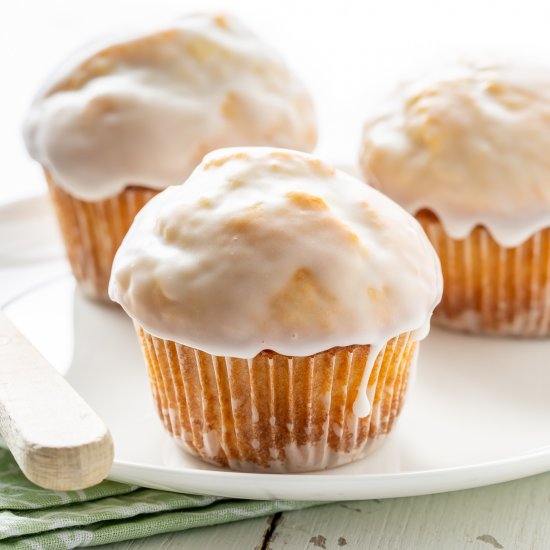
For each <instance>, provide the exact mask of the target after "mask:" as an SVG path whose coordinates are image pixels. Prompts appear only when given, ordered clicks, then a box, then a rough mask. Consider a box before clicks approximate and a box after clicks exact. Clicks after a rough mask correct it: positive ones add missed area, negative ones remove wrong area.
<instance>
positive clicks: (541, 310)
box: [360, 63, 550, 336]
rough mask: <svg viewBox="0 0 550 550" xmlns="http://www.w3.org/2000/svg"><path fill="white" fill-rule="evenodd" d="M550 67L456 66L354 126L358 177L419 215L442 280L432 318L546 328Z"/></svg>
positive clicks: (488, 327)
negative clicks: (359, 133)
mask: <svg viewBox="0 0 550 550" xmlns="http://www.w3.org/2000/svg"><path fill="white" fill-rule="evenodd" d="M549 151H550V69H543V68H540V67H539V68H535V67H528V66H525V65H520V64H512V63H507V64H494V65H480V64H477V65H476V64H471V65H468V64H463V65H457V66H455V67H452V68H449V69H447V70H445V71H440V72H437V73H435V74H433V75H431V76H428V77H425V78H423V79H419V80H416V81H414V82H411V83H409V84H407V85H404V86H403V87H402V88H401V89H400V90H399V91H398V92H397V93H396V94H395V96H394V97H393V98H392V100H391V101H390V102H389V104H388V105H387V106H385V107H384V108H382V109H380V111H379V113H378V114H377V115H375V116H372V117H371V118H370V119H369V121H368V122H367V124H366V126H365V130H364V136H363V143H362V149H361V153H360V162H361V166H362V169H363V172H364V175H365V177H366V178H367V180H368V181H369V182H370V183H372V184H373V185H374V186H375V187H377V188H378V189H380V190H382V191H383V192H384V193H386V194H387V195H388V196H389V197H391V198H392V199H394V200H395V201H397V202H398V203H399V204H401V205H402V206H403V207H405V209H406V210H408V211H409V212H410V213H411V214H414V215H415V216H416V217H417V219H418V220H419V222H420V223H421V224H422V225H423V227H424V229H425V231H426V233H427V234H428V236H429V238H430V240H431V242H432V244H433V245H434V247H435V249H436V251H437V252H438V254H439V256H440V259H441V264H442V269H443V279H444V283H445V285H444V286H445V290H444V293H443V299H442V302H441V304H440V305H439V307H438V308H437V309H436V311H435V314H434V319H435V320H436V321H437V322H438V323H441V324H443V325H446V326H449V327H452V328H455V329H460V330H465V331H470V332H483V333H490V334H497V335H515V336H548V335H549V334H550V263H549V258H550V230H549V228H550V156H549V154H548V152H549Z"/></svg>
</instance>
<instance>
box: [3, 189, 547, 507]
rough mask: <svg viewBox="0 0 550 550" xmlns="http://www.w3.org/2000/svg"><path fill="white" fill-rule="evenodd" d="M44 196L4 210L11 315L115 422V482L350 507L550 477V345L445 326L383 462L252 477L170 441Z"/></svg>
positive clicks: (135, 359) (117, 323)
mask: <svg viewBox="0 0 550 550" xmlns="http://www.w3.org/2000/svg"><path fill="white" fill-rule="evenodd" d="M54 227H55V226H54V221H53V219H52V214H51V212H50V210H49V208H48V206H47V204H46V203H45V201H44V199H41V198H40V199H33V200H29V201H24V202H20V203H15V204H11V205H7V206H4V207H3V208H1V209H0V299H1V300H2V302H3V303H4V304H5V308H4V309H5V311H6V313H7V314H8V316H9V317H11V318H12V320H13V321H14V322H15V323H16V324H17V325H18V326H19V328H20V329H21V330H22V331H23V332H24V333H25V334H26V335H27V337H28V338H29V339H30V340H31V341H32V342H33V343H34V344H35V346H36V347H37V348H38V349H39V350H40V351H41V352H42V353H43V355H45V356H46V358H47V359H49V360H50V361H51V362H52V364H53V365H54V366H55V367H56V368H57V369H59V371H60V372H62V373H63V374H64V375H65V376H66V377H67V379H68V380H69V381H70V383H71V384H72V385H73V386H74V387H75V388H76V389H77V391H78V392H80V394H81V395H82V396H83V397H84V398H85V399H86V400H87V401H88V402H89V403H90V405H91V406H92V407H94V409H95V410H96V411H97V412H98V413H99V414H100V416H101V417H102V418H103V419H104V420H105V422H106V423H107V424H108V426H109V428H110V429H111V432H112V434H113V437H114V441H115V448H116V457H115V463H114V466H113V470H112V472H111V476H110V477H111V478H112V479H114V480H118V481H124V482H129V483H135V484H139V485H144V486H148V487H156V488H161V489H169V490H173V491H182V492H190V493H204V494H216V495H222V496H227V497H243V498H258V499H272V498H280V499H316V500H344V499H346V500H349V499H367V498H384V497H396V496H409V495H419V494H425V493H434V492H440V491H449V490H456V489H466V488H470V487H477V486H481V485H487V484H491V483H496V482H499V481H507V480H511V479H516V478H519V477H523V476H528V475H532V474H536V473H540V472H543V471H546V470H549V469H550V390H549V388H550V340H549V341H533V340H530V341H527V340H526V341H522V340H502V339H492V338H477V337H472V336H464V335H460V334H453V333H451V332H444V331H440V330H436V329H434V330H433V331H432V334H430V336H429V337H428V339H427V340H426V341H425V342H423V343H422V346H421V353H420V358H419V369H418V374H417V377H416V382H415V387H414V388H413V390H412V393H411V396H410V398H409V401H408V403H407V406H406V408H405V411H404V413H403V415H402V417H401V420H400V422H399V425H398V427H397V429H396V431H395V433H394V434H393V435H392V436H391V437H390V439H389V440H388V441H387V443H386V445H385V446H384V447H383V448H381V449H380V450H379V451H378V452H376V453H375V454H374V455H372V456H371V457H368V458H366V459H365V460H362V461H360V462H358V463H356V464H352V465H349V466H344V467H341V468H337V469H333V470H328V471H325V472H319V473H311V474H296V475H280V474H243V473H237V472H231V471H227V470H222V469H218V468H215V467H212V466H210V465H207V464H203V463H202V462H200V461H199V460H197V459H194V458H193V457H191V456H188V455H187V454H185V453H184V452H183V451H181V450H180V449H179V448H178V447H177V446H176V445H175V444H174V443H173V442H172V441H171V440H170V438H169V437H168V436H167V435H166V434H165V433H164V431H163V429H162V427H161V424H160V422H159V421H158V419H157V418H156V413H155V411H154V409H153V406H152V403H151V399H150V396H149V387H148V382H147V378H146V372H145V367H144V364H143V360H142V358H141V355H140V351H139V348H138V345H137V341H136V338H135V335H134V333H133V328H132V326H131V323H130V321H129V319H128V318H127V317H126V316H125V314H124V313H123V312H122V311H121V310H120V309H118V308H117V307H114V306H111V307H109V306H102V305H98V304H94V303H91V302H89V301H87V300H86V299H85V298H84V297H83V296H82V295H81V294H80V292H78V291H76V290H75V285H74V282H73V280H72V277H71V276H70V274H69V271H68V267H67V264H66V263H65V261H64V259H63V256H62V249H61V247H60V243H59V240H58V237H57V234H56V232H55V228H54Z"/></svg>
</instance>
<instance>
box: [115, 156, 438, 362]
mask: <svg viewBox="0 0 550 550" xmlns="http://www.w3.org/2000/svg"><path fill="white" fill-rule="evenodd" d="M441 286H442V285H441V272H440V265H439V260H438V258H437V256H436V254H435V252H434V250H433V248H432V246H431V245H430V243H429V241H428V239H427V237H426V236H425V235H424V233H423V231H422V229H421V228H420V225H419V224H418V223H417V222H416V220H415V219H414V218H413V217H411V216H410V215H409V214H408V213H407V212H405V211H404V210H403V209H402V208H401V207H399V206H398V205H397V204H395V203H394V202H393V201H391V200H390V199H388V198H387V197H385V196H384V195H382V194H381V193H379V192H378V191H376V190H375V189H373V188H371V187H369V186H368V185H366V184H365V183H363V182H361V181H359V180H357V179H355V178H353V177H351V176H349V175H347V174H345V173H343V172H340V171H337V170H335V169H334V168H332V167H331V166H329V165H327V164H325V163H324V162H322V161H321V160H319V159H317V158H315V157H313V156H310V155H308V154H305V153H299V152H296V151H290V150H285V149H276V148H265V147H248V148H230V149H221V150H218V151H214V152H212V153H210V154H208V155H207V156H206V157H205V158H204V160H203V162H202V163H201V164H200V165H199V166H198V167H197V168H196V169H195V171H194V172H193V173H192V175H191V176H190V178H189V179H188V180H187V181H186V182H185V183H184V184H183V185H179V186H174V187H170V188H168V189H166V190H165V191H164V192H162V193H160V194H159V195H157V196H156V197H155V198H153V199H152V200H151V201H150V202H149V203H148V204H147V205H146V206H145V207H144V208H143V210H142V211H141V212H140V213H139V214H138V216H137V217H136V219H135V221H134V223H133V225H132V227H131V228H130V231H129V232H128V234H127V236H126V238H125V239H124V241H123V243H122V245H121V247H120V249H119V250H118V252H117V254H116V257H115V260H114V265H113V270H112V275H111V281H110V289H109V293H110V296H111V298H112V299H113V300H114V301H116V302H118V303H120V304H121V305H122V307H123V308H124V309H125V310H126V312H127V313H128V314H129V315H130V317H132V318H133V319H134V320H135V321H137V322H138V323H139V324H140V325H142V326H143V327H144V328H145V329H146V330H147V331H149V332H150V333H152V334H153V335H155V336H159V337H162V338H165V339H169V340H174V341H176V342H179V343H182V344H185V345H188V346H191V347H194V348H197V349H200V350H203V351H206V352H208V353H211V354H215V355H222V356H231V357H241V358H251V357H254V356H255V355H256V354H258V353H259V352H260V351H262V350H272V351H275V352H278V353H280V354H284V355H292V356H306V355H312V354H314V353H318V352H320V351H324V350H327V349H330V348H333V347H336V346H349V345H358V344H370V345H373V346H379V345H380V346H382V345H384V344H385V343H386V342H387V340H389V339H390V338H392V337H394V336H397V335H399V334H401V333H403V332H407V331H417V333H416V337H417V338H421V337H422V336H423V333H425V332H427V328H428V326H429V319H430V317H431V314H432V310H433V308H434V307H435V305H436V304H437V303H438V302H439V300H440V297H441Z"/></svg>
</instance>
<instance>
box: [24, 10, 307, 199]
mask: <svg viewBox="0 0 550 550" xmlns="http://www.w3.org/2000/svg"><path fill="white" fill-rule="evenodd" d="M24 134H25V140H26V144H27V148H28V149H29V152H30V154H31V155H32V156H33V157H34V158H35V159H36V160H38V161H39V162H40V163H41V164H42V165H43V167H44V168H45V169H46V170H48V171H49V172H50V173H51V175H52V176H53V178H54V180H55V181H56V183H57V184H58V185H60V186H61V187H62V188H64V189H65V190H66V191H67V192H69V193H71V194H72V195H74V196H76V197H78V198H81V199H84V200H100V199H103V198H106V197H109V196H112V195H116V194H117V193H119V192H120V191H122V190H123V189H124V188H125V187H126V186H128V185H141V186H146V187H152V188H155V189H163V188H164V187H167V186H169V185H173V184H176V183H181V182H182V181H184V180H185V179H186V178H187V177H188V176H189V174H190V173H191V171H192V170H193V168H195V166H196V165H197V164H198V163H199V162H200V160H201V159H202V157H203V156H204V155H205V154H206V153H207V152H208V151H211V150H213V149H217V148H219V147H227V146H233V145H273V146H278V147H291V148H295V149H299V150H304V151H309V150H311V149H312V148H313V147H314V145H315V141H316V127H315V117H314V111H313V106H312V103H311V100H310V98H309V96H308V94H307V93H306V91H305V89H304V87H303V86H302V84H301V83H300V81H299V80H298V79H297V78H296V76H295V75H294V74H292V72H290V71H289V69H288V68H287V67H286V66H285V65H284V63H283V62H282V61H281V59H280V58H279V57H278V56H277V55H276V54H275V53H274V52H272V51H271V50H270V49H269V48H268V47H267V46H266V45H265V44H264V43H263V42H261V41H260V40H259V39H258V38H257V37H256V36H255V35H254V34H252V33H251V32H250V31H249V30H248V29H246V28H245V27H244V26H243V25H241V23H240V22H239V21H237V20H235V19H234V18H233V17H229V16H223V15H217V16H212V15H192V16H187V17H184V18H182V19H179V20H177V21H175V22H174V23H172V24H171V25H170V26H169V27H166V28H164V29H160V30H155V31H154V32H150V33H146V34H135V35H133V36H131V37H128V36H126V37H124V38H121V37H116V38H112V37H111V38H109V39H107V40H104V41H103V42H102V43H101V44H99V45H98V44H95V45H94V46H92V47H90V48H88V49H87V50H86V51H85V52H81V53H80V54H79V55H78V56H77V57H75V58H73V59H72V60H71V61H69V62H68V63H66V64H65V65H64V66H63V67H62V68H61V69H60V70H59V71H58V72H57V73H56V74H55V75H54V76H53V77H52V78H51V79H50V81H49V82H48V83H47V85H46V86H45V87H44V89H43V91H42V93H40V94H39V96H38V97H37V98H36V100H35V101H34V103H33V105H32V107H31V109H30V112H29V114H28V117H27V120H26V124H25V129H24Z"/></svg>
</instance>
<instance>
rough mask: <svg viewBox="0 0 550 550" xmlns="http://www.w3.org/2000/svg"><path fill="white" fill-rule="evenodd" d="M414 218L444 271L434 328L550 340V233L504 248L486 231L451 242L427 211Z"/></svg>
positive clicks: (545, 232) (436, 220)
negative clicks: (442, 286) (440, 327)
mask: <svg viewBox="0 0 550 550" xmlns="http://www.w3.org/2000/svg"><path fill="white" fill-rule="evenodd" d="M416 217H417V219H418V221H419V222H420V223H421V224H422V226H423V228H424V230H425V231H426V233H427V235H428V237H429V239H430V241H431V242H432V244H433V246H434V248H435V250H436V252H437V253H438V255H439V258H440V260H441V268H442V271H443V281H444V291H443V299H442V301H441V303H440V305H439V306H438V307H437V308H436V310H435V313H434V316H433V320H434V322H436V323H439V324H441V325H445V326H448V327H451V328H454V329H458V330H465V331H469V332H482V333H489V334H496V335H513V336H548V335H549V334H550V229H544V230H542V231H539V232H537V233H535V234H534V235H533V236H532V237H531V238H529V239H528V240H526V241H525V242H524V243H522V244H520V245H519V246H515V247H511V248H505V247H503V246H501V245H500V244H499V243H498V242H497V241H495V239H494V238H493V237H492V236H491V234H490V233H489V231H487V229H485V228H484V227H481V226H478V227H475V228H474V230H473V231H472V232H471V233H470V234H469V235H468V236H467V237H466V238H465V239H452V238H450V237H449V236H448V235H447V233H446V232H445V229H444V227H443V225H442V224H441V223H440V221H439V220H438V218H437V217H436V216H435V215H434V214H433V213H431V212H429V211H426V210H423V211H421V212H420V213H419V214H418V215H417V216H416Z"/></svg>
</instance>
